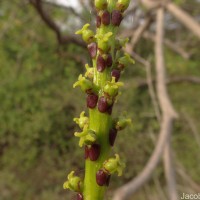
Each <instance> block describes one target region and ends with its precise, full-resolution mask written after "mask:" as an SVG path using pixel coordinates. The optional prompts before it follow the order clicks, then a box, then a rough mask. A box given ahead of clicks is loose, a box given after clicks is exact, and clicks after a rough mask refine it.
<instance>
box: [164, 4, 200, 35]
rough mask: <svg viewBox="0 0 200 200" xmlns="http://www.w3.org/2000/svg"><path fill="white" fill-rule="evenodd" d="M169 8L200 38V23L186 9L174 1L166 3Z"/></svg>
mask: <svg viewBox="0 0 200 200" xmlns="http://www.w3.org/2000/svg"><path fill="white" fill-rule="evenodd" d="M166 8H167V10H168V11H169V12H170V13H171V14H172V15H174V16H175V17H176V18H177V19H178V20H179V21H180V22H181V23H182V24H184V25H185V26H186V27H187V28H188V29H189V30H190V31H192V32H193V34H195V35H196V36H197V37H198V38H200V25H199V24H198V22H196V21H195V20H194V19H193V18H192V17H191V16H190V15H189V14H187V13H186V12H185V11H184V10H182V9H181V8H179V7H178V6H176V5H175V4H174V3H168V4H166Z"/></svg>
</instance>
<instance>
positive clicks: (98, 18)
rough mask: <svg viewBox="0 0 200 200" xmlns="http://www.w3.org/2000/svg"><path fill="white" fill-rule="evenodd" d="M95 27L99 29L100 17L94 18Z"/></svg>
mask: <svg viewBox="0 0 200 200" xmlns="http://www.w3.org/2000/svg"><path fill="white" fill-rule="evenodd" d="M96 26H97V28H99V27H100V26H101V17H100V16H97V17H96Z"/></svg>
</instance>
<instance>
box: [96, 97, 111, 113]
mask: <svg viewBox="0 0 200 200" xmlns="http://www.w3.org/2000/svg"><path fill="white" fill-rule="evenodd" d="M108 108H109V106H108V102H107V100H106V98H105V97H104V96H102V97H100V98H99V102H98V110H99V112H102V113H105V112H106V111H107V110H108Z"/></svg>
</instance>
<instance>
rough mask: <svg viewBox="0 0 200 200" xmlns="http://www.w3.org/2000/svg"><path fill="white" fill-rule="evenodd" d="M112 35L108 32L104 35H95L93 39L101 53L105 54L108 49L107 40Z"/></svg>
mask: <svg viewBox="0 0 200 200" xmlns="http://www.w3.org/2000/svg"><path fill="white" fill-rule="evenodd" d="M112 35H113V33H112V32H108V33H106V34H101V33H99V34H96V36H95V38H96V39H97V40H98V48H99V49H101V50H102V51H103V52H107V51H108V50H109V49H110V45H109V39H110V37H111V36H112Z"/></svg>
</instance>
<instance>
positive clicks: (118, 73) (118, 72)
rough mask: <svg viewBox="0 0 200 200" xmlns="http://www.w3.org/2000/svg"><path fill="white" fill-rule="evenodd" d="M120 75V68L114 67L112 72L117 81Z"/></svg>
mask: <svg viewBox="0 0 200 200" xmlns="http://www.w3.org/2000/svg"><path fill="white" fill-rule="evenodd" d="M120 75H121V73H120V70H118V69H113V70H112V72H111V76H112V77H115V81H116V82H117V81H118V80H119V78H120Z"/></svg>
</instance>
